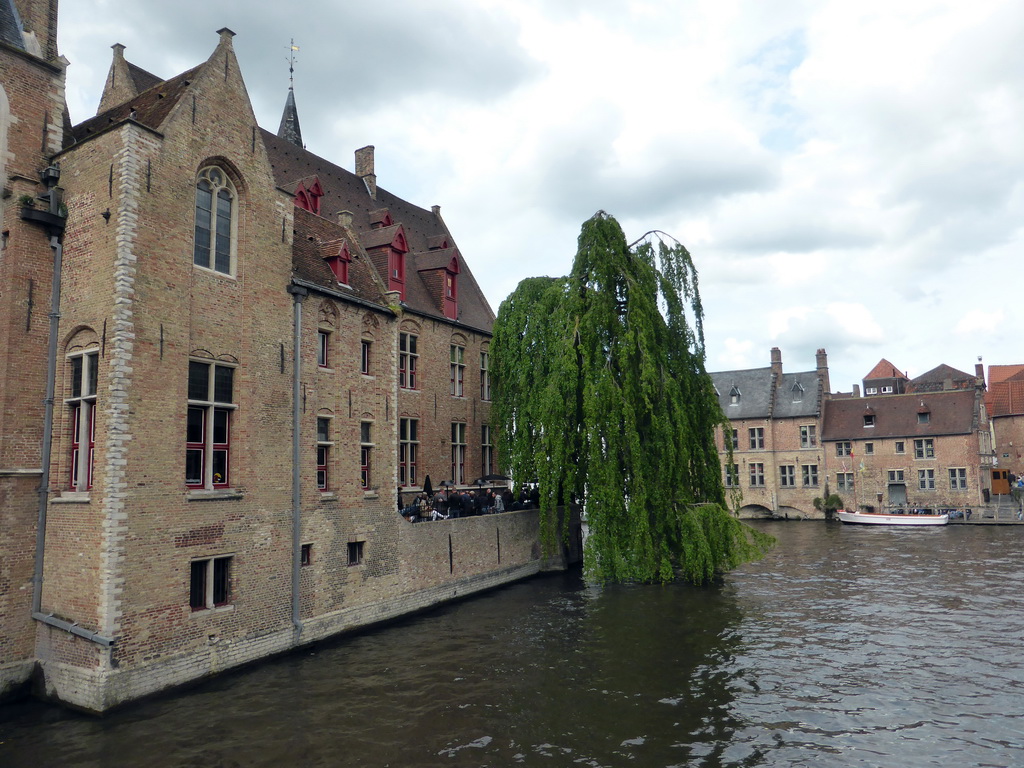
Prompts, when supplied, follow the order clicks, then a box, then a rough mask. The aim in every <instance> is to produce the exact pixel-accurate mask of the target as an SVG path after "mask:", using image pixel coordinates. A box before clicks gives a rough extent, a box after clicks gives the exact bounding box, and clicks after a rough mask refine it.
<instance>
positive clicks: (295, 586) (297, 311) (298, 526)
mask: <svg viewBox="0 0 1024 768" xmlns="http://www.w3.org/2000/svg"><path fill="white" fill-rule="evenodd" d="M288 293H290V294H291V295H292V301H293V303H292V306H293V308H294V311H293V323H292V324H293V328H294V332H295V336H294V339H293V352H292V625H293V626H294V627H295V642H296V644H297V643H298V641H299V638H300V637H301V636H302V619H301V617H300V615H299V597H300V594H299V576H300V573H301V568H302V505H301V502H302V499H301V494H300V491H301V485H300V481H301V477H300V474H301V473H300V472H299V458H300V455H301V447H302V445H301V443H302V440H301V434H300V428H301V423H300V416H301V413H300V409H301V407H302V382H301V376H302V354H301V352H302V300H303V299H304V298H306V296H308V295H309V291H308V290H306V289H305V288H303V287H302V286H299V285H289V286H288Z"/></svg>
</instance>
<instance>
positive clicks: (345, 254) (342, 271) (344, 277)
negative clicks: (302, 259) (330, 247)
mask: <svg viewBox="0 0 1024 768" xmlns="http://www.w3.org/2000/svg"><path fill="white" fill-rule="evenodd" d="M324 261H326V262H327V265H328V266H329V267H330V268H331V272H333V273H334V279H335V280H337V281H338V282H339V283H341V284H342V285H348V284H349V282H348V268H349V265H350V264H351V263H352V256H351V254H350V253H349V250H348V243H342V244H341V248H340V249H338V250H337V251H336V252H334V253H333V254H330V255H328V256H325V257H324Z"/></svg>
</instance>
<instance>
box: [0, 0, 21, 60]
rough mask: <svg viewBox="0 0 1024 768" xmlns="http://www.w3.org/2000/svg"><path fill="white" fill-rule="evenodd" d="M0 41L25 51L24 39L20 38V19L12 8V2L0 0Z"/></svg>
mask: <svg viewBox="0 0 1024 768" xmlns="http://www.w3.org/2000/svg"><path fill="white" fill-rule="evenodd" d="M0 41H2V42H5V43H7V44H8V45H11V46H14V47H15V48H17V49H18V50H21V51H23V50H25V39H24V38H23V37H22V36H21V19H20V18H18V10H17V8H15V7H14V0H0Z"/></svg>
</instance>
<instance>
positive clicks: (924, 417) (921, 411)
mask: <svg viewBox="0 0 1024 768" xmlns="http://www.w3.org/2000/svg"><path fill="white" fill-rule="evenodd" d="M931 420H932V413H931V411H930V410H928V406H927V405H925V404H924V403H921V407H920V408H918V409H917V423H918V424H928V423H929V422H930V421H931Z"/></svg>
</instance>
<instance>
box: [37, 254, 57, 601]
mask: <svg viewBox="0 0 1024 768" xmlns="http://www.w3.org/2000/svg"><path fill="white" fill-rule="evenodd" d="M50 248H51V249H52V250H53V288H52V290H51V291H50V339H49V343H48V344H47V348H46V399H45V400H44V401H43V405H44V411H43V446H42V451H43V456H42V459H43V462H42V463H43V471H42V475H41V477H40V478H39V512H38V515H37V519H36V557H35V572H34V573H33V574H32V585H33V586H32V615H33V616H35V615H36V614H39V613H41V612H42V604H43V557H44V555H45V552H46V507H47V503H48V501H49V493H50V448H51V446H52V445H53V434H52V433H53V393H54V388H55V381H56V379H57V331H58V328H59V326H60V272H61V265H62V263H63V260H64V244H63V243H62V242H61V239H60V237H59V236H58V235H55V234H51V235H50Z"/></svg>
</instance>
